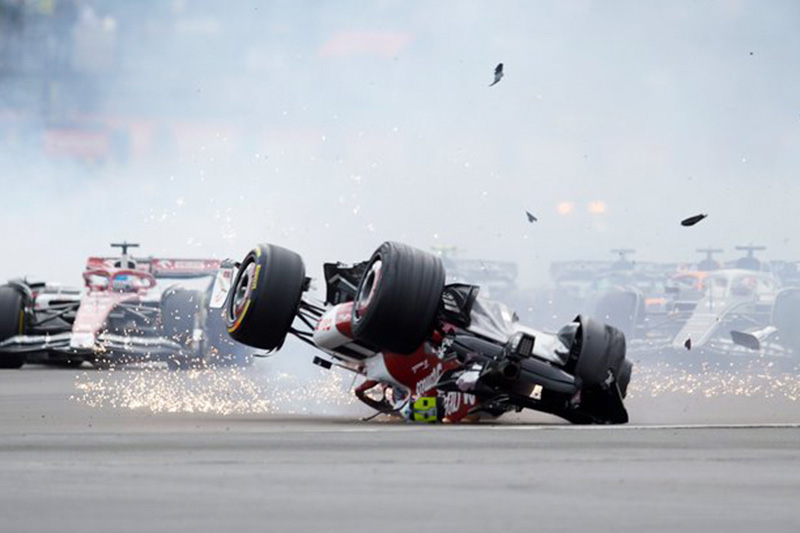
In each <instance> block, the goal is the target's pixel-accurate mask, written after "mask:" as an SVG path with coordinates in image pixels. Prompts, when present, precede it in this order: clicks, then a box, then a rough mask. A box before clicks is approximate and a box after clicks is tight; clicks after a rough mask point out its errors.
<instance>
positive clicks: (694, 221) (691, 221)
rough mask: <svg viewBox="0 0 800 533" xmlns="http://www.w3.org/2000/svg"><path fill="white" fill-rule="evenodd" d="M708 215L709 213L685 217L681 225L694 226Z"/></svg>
mask: <svg viewBox="0 0 800 533" xmlns="http://www.w3.org/2000/svg"><path fill="white" fill-rule="evenodd" d="M707 216H708V215H694V216H693V217H689V218H684V219H683V220H681V226H686V227H689V226H694V225H695V224H697V223H698V222H700V221H701V220H703V219H704V218H706V217H707Z"/></svg>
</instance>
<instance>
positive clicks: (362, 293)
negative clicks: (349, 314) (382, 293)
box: [353, 259, 383, 319]
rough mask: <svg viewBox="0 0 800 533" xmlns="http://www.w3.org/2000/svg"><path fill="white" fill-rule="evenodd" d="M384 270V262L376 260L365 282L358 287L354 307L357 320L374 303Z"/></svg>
mask: <svg viewBox="0 0 800 533" xmlns="http://www.w3.org/2000/svg"><path fill="white" fill-rule="evenodd" d="M382 270H383V262H382V261H381V260H380V259H376V260H375V262H373V263H372V265H370V267H369V270H368V271H367V273H366V274H364V281H363V283H361V285H360V286H359V287H358V293H357V294H356V301H355V305H354V306H353V310H354V312H355V317H356V319H359V318H361V317H362V316H363V315H364V313H365V312H366V310H367V309H368V308H369V306H370V304H371V303H372V300H373V298H374V297H375V292H376V291H377V290H378V283H380V279H381V272H382Z"/></svg>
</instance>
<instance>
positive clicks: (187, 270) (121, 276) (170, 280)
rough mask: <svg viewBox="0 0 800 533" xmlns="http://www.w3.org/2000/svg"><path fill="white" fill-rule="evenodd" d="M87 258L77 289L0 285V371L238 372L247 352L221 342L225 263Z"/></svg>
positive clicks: (227, 276)
mask: <svg viewBox="0 0 800 533" xmlns="http://www.w3.org/2000/svg"><path fill="white" fill-rule="evenodd" d="M112 246H114V247H118V248H121V249H122V255H121V257H90V258H89V259H88V260H87V262H86V269H85V270H84V272H83V279H84V288H83V289H64V288H61V287H58V286H54V285H48V284H44V283H30V282H27V281H23V280H14V281H10V282H9V283H8V284H6V285H3V286H0V368H19V367H20V366H22V365H23V364H24V363H25V362H26V361H27V362H38V363H50V364H56V365H62V366H78V365H80V364H81V363H83V362H84V361H88V362H90V363H91V364H92V365H94V366H95V367H98V368H108V367H111V366H117V365H122V364H127V363H136V362H146V361H164V362H167V363H168V365H170V367H173V368H185V367H189V366H196V365H205V364H247V363H249V361H251V357H252V350H250V349H248V348H246V347H245V346H244V345H242V344H239V343H237V342H235V341H233V340H232V339H230V337H229V336H228V335H227V332H226V329H225V324H224V320H223V318H222V307H223V305H224V302H225V298H226V296H227V293H228V288H229V287H230V284H231V279H232V276H233V271H234V265H233V263H227V262H222V261H219V260H216V259H156V258H152V257H150V258H134V257H131V256H130V255H129V254H128V249H129V248H131V247H136V246H138V245H136V244H129V243H122V244H112Z"/></svg>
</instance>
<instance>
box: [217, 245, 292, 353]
mask: <svg viewBox="0 0 800 533" xmlns="http://www.w3.org/2000/svg"><path fill="white" fill-rule="evenodd" d="M305 288H306V268H305V265H304V264H303V259H302V258H301V257H300V256H299V255H297V254H296V253H294V252H292V251H291V250H287V249H286V248H281V247H280V246H275V245H274V244H262V245H259V246H258V247H256V248H255V249H254V250H252V251H251V252H250V253H249V254H247V256H246V257H245V258H244V260H243V261H242V264H241V266H240V267H239V269H238V271H237V272H236V276H235V277H234V280H233V284H232V286H231V291H230V293H229V294H228V299H227V301H226V302H225V325H226V327H227V329H228V334H229V335H230V336H231V337H232V338H233V339H234V340H236V341H238V342H241V343H242V344H246V345H248V346H253V347H255V348H261V349H263V350H276V349H278V348H280V347H281V346H282V345H283V341H284V339H286V335H287V334H288V333H289V329H290V328H291V326H292V321H293V320H294V317H295V315H296V314H297V310H298V308H299V307H300V299H301V298H302V296H303V291H304V290H305Z"/></svg>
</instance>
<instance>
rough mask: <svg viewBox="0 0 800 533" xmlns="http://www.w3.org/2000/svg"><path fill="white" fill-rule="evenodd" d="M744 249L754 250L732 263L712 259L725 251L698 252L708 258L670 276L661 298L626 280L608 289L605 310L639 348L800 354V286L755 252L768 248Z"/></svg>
mask: <svg viewBox="0 0 800 533" xmlns="http://www.w3.org/2000/svg"><path fill="white" fill-rule="evenodd" d="M736 249H737V250H741V251H745V252H747V254H746V255H745V256H743V257H740V258H739V259H737V260H736V261H734V262H732V263H730V264H728V265H722V264H721V263H718V262H716V261H715V260H714V259H713V257H712V255H713V254H714V253H719V252H721V250H714V249H704V250H698V251H700V252H703V253H705V254H707V255H706V258H705V259H704V260H703V261H700V263H699V264H698V265H697V267H696V268H694V269H691V270H683V271H680V272H678V273H676V274H673V275H671V276H670V277H669V278H667V280H666V282H665V284H664V285H665V289H664V291H665V293H664V294H663V295H661V297H659V298H655V297H651V296H650V295H648V294H647V293H645V292H643V291H641V290H640V289H639V288H637V287H636V286H634V285H633V284H628V285H627V286H623V285H619V286H617V287H616V288H615V289H614V290H612V291H608V292H607V293H605V294H604V295H603V299H602V301H601V302H600V303H601V304H602V305H601V308H602V312H601V313H600V315H599V316H601V317H604V318H605V319H606V320H608V322H609V323H610V324H612V325H614V326H616V327H619V328H621V329H623V331H625V332H626V334H627V336H628V339H629V345H630V347H631V349H632V350H635V351H636V352H637V353H645V352H662V353H667V352H673V353H674V351H676V350H677V351H679V352H685V351H686V349H687V348H690V349H691V350H694V351H695V352H701V353H704V354H706V355H712V356H722V357H726V358H727V357H730V356H750V355H752V354H753V353H754V351H758V352H760V353H761V354H765V355H770V356H779V357H786V358H789V356H790V355H791V354H792V353H798V354H800V327H798V326H800V287H798V286H796V285H795V286H792V285H791V281H790V278H789V277H788V275H784V276H783V279H782V278H781V277H779V276H777V275H776V274H774V273H773V272H772V271H771V269H770V265H768V264H767V263H764V262H762V261H760V260H759V259H758V258H756V257H755V256H754V252H755V251H759V250H763V247H758V246H738V247H736ZM787 264H788V263H787ZM788 270H789V268H787V267H786V266H785V265H784V266H783V268H782V270H781V271H782V272H784V273H785V272H786V271H788ZM787 360H788V359H787Z"/></svg>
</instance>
